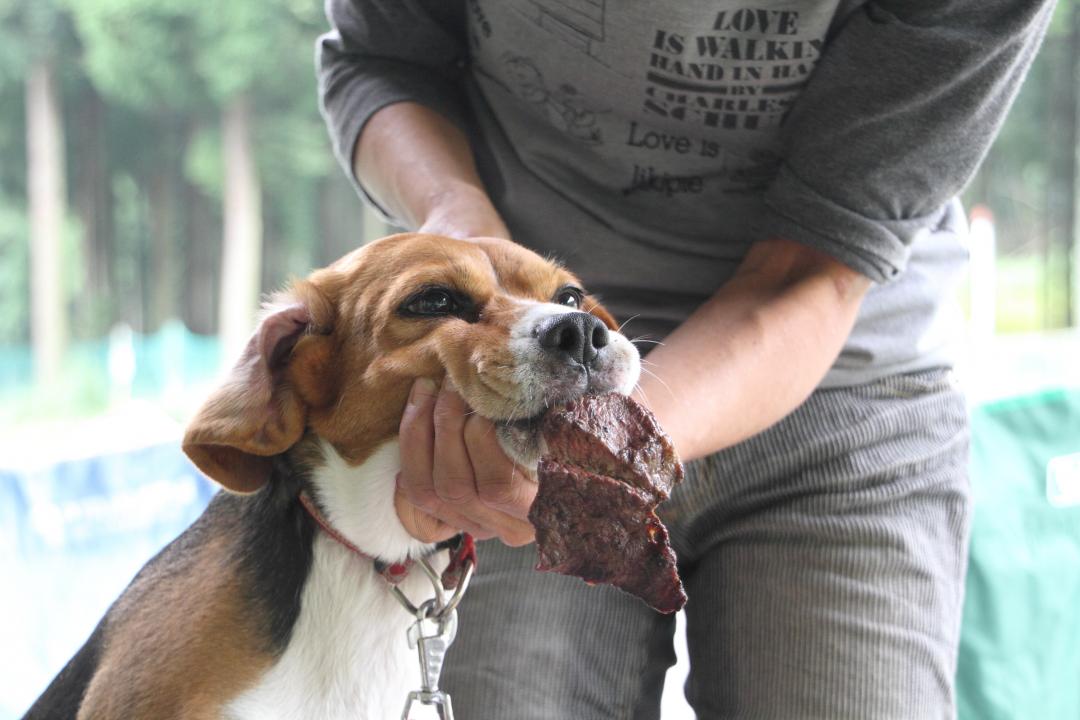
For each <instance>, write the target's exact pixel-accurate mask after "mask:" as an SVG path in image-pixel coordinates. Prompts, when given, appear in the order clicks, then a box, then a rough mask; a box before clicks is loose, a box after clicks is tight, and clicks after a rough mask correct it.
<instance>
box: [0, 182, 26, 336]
mask: <svg viewBox="0 0 1080 720" xmlns="http://www.w3.org/2000/svg"><path fill="white" fill-rule="evenodd" d="M28 235H29V230H28V228H27V224H26V214H25V212H23V209H22V208H21V207H19V206H17V205H15V204H14V203H12V202H11V200H10V199H9V198H5V197H4V196H3V195H2V194H0V259H2V260H0V346H2V345H8V344H13V343H17V342H21V341H23V340H24V339H25V338H26V337H28V335H29V332H30V327H29V316H30V283H29V281H28V278H29V276H30V248H29V246H28V244H27V236H28Z"/></svg>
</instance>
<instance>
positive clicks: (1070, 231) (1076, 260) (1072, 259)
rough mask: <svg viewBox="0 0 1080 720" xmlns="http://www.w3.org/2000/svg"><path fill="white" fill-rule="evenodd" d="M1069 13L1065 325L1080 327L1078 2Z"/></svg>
mask: <svg viewBox="0 0 1080 720" xmlns="http://www.w3.org/2000/svg"><path fill="white" fill-rule="evenodd" d="M1070 11H1071V12H1070V14H1069V59H1068V63H1067V64H1066V67H1067V68H1068V72H1069V77H1070V79H1071V82H1070V83H1069V84H1068V86H1067V96H1068V102H1069V106H1068V114H1067V115H1066V118H1067V120H1066V122H1067V123H1068V134H1067V136H1066V137H1067V138H1068V140H1067V142H1068V147H1069V148H1071V150H1072V151H1071V152H1069V153H1067V155H1068V160H1069V175H1068V177H1069V182H1068V188H1067V190H1068V193H1069V195H1068V202H1069V213H1068V218H1067V225H1066V227H1065V233H1066V241H1065V296H1066V299H1065V304H1066V315H1065V325H1066V326H1067V327H1069V326H1076V325H1080V90H1078V88H1077V78H1078V77H1080V76H1078V75H1077V73H1080V3H1078V4H1074V5H1073V6H1072V7H1071V8H1070Z"/></svg>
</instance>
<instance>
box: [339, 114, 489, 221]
mask: <svg viewBox="0 0 1080 720" xmlns="http://www.w3.org/2000/svg"><path fill="white" fill-rule="evenodd" d="M353 165H354V169H355V172H356V177H357V179H358V180H359V181H360V183H361V184H362V185H363V186H364V188H365V189H366V190H367V191H368V193H370V194H371V196H372V197H373V198H374V199H375V200H376V201H377V202H378V203H379V204H380V205H382V207H383V208H384V209H386V210H387V211H388V212H389V213H390V214H392V215H393V216H394V217H397V218H399V219H400V220H401V221H402V222H403V223H405V225H406V227H408V228H410V229H417V228H422V229H424V230H426V231H428V232H438V233H441V234H444V235H451V236H454V237H462V238H465V237H475V236H497V237H508V233H507V230H506V226H505V225H504V224H503V221H502V219H501V218H500V217H499V214H498V212H497V211H496V210H495V207H494V206H493V205H492V204H491V200H490V199H489V198H488V196H487V193H486V192H485V191H484V186H483V183H482V182H481V180H480V177H479V175H478V174H477V171H476V163H475V162H474V161H473V156H472V150H471V148H470V147H469V142H468V140H467V139H466V138H465V135H464V134H463V133H462V132H461V131H460V130H459V129H458V128H457V127H456V126H454V124H453V123H451V122H450V121H449V120H447V119H445V118H444V117H442V116H441V115H439V114H438V113H436V112H434V111H433V110H430V109H428V108H426V107H424V106H423V105H419V104H416V103H410V102H402V103H395V104H393V105H389V106H387V107H384V108H382V109H381V110H379V111H378V112H376V113H375V114H374V115H372V116H371V119H370V120H369V121H368V122H367V124H366V125H365V126H364V130H363V132H362V133H361V135H360V139H359V141H358V142H357V143H356V150H355V153H354V156H353Z"/></svg>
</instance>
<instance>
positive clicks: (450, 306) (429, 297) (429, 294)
mask: <svg viewBox="0 0 1080 720" xmlns="http://www.w3.org/2000/svg"><path fill="white" fill-rule="evenodd" d="M405 309H406V310H408V311H409V312H410V313H413V314H414V315H449V314H450V313H452V312H454V310H455V309H457V303H456V302H455V301H454V297H453V296H452V295H451V294H450V291H449V290H443V289H442V288H431V289H430V290H425V291H424V292H422V293H420V294H419V295H417V296H416V297H414V298H412V299H411V300H409V302H408V303H407V304H406V305H405Z"/></svg>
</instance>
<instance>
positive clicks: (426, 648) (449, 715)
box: [401, 599, 457, 720]
mask: <svg viewBox="0 0 1080 720" xmlns="http://www.w3.org/2000/svg"><path fill="white" fill-rule="evenodd" d="M442 609H443V610H445V608H442ZM456 636H457V610H455V609H452V608H451V609H450V611H449V613H445V614H442V613H440V612H439V611H438V610H437V608H436V600H435V599H432V600H428V601H427V602H425V603H424V604H423V605H421V606H420V608H419V612H418V613H417V618H416V622H415V623H413V624H412V625H410V626H409V631H408V638H409V647H411V648H416V651H417V656H418V658H419V660H420V689H419V690H413V691H412V692H410V693H409V696H408V699H407V700H406V701H405V709H404V710H403V711H402V713H401V720H409V711H410V710H411V709H412V706H413V703H414V702H415V703H419V704H421V705H430V706H433V707H434V708H435V712H436V714H437V717H438V718H439V720H454V708H453V706H452V705H451V703H450V696H449V695H447V694H446V693H445V692H443V691H442V690H440V689H439V677H440V676H441V675H442V667H443V661H444V660H445V659H446V651H447V650H449V649H450V644H451V643H453V642H454V638H455V637H456Z"/></svg>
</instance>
